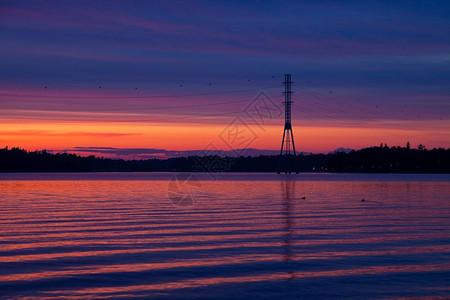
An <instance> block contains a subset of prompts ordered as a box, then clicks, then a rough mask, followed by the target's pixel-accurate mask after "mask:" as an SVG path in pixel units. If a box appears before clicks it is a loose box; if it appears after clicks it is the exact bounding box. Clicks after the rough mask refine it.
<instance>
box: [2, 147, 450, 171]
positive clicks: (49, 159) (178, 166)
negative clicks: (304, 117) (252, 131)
mask: <svg viewBox="0 0 450 300" xmlns="http://www.w3.org/2000/svg"><path fill="white" fill-rule="evenodd" d="M278 159H279V157H278V156H277V155H265V156H263V155H261V156H257V157H250V156H239V157H221V156H189V157H178V158H169V159H156V158H153V159H147V160H123V159H110V158H103V157H95V156H92V155H91V156H87V157H83V156H79V155H76V154H68V153H56V154H51V153H49V152H47V151H45V150H43V151H26V150H23V149H20V148H11V149H8V147H5V148H3V149H0V172H112V171H116V172H171V171H176V172H276V171H277V166H278ZM295 163H296V165H297V167H298V171H300V172H361V173H450V148H448V149H443V148H434V149H432V150H428V149H426V148H425V147H424V146H423V145H419V146H418V147H417V148H416V149H413V148H411V147H410V146H409V143H408V144H407V146H406V147H399V146H396V147H388V146H387V145H386V144H384V145H380V146H379V147H370V148H363V149H360V150H353V151H351V152H348V153H345V152H337V153H330V154H300V155H297V157H296V161H295Z"/></svg>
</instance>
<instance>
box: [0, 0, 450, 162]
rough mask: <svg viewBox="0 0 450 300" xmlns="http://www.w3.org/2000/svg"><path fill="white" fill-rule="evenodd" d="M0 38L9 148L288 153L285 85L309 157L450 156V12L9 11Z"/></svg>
mask: <svg viewBox="0 0 450 300" xmlns="http://www.w3.org/2000/svg"><path fill="white" fill-rule="evenodd" d="M0 38H1V44H0V65H1V67H0V112H1V113H0V124H1V127H0V147H5V146H8V147H21V148H25V149H27V150H41V149H48V150H55V151H72V152H77V153H83V154H86V153H88V154H91V153H93V154H96V155H100V156H102V155H103V156H111V157H124V158H132V157H134V158H145V157H151V156H153V155H160V156H164V155H166V156H170V155H174V153H178V154H180V155H182V154H183V153H187V152H183V151H186V150H204V149H205V150H207V151H209V150H211V149H221V150H237V149H241V148H256V149H263V150H277V149H279V147H280V145H281V138H282V133H283V125H284V115H283V111H282V109H283V107H282V101H283V94H282V91H283V85H282V81H283V79H284V78H283V74H284V73H291V74H292V78H293V81H294V82H295V83H294V85H293V91H294V92H295V94H294V96H293V98H292V99H293V101H294V104H293V122H292V123H293V132H294V137H295V142H296V148H297V149H298V151H305V152H329V151H332V150H334V149H336V148H339V147H345V148H355V149H356V148H361V147H366V146H373V145H379V144H380V143H381V142H382V143H387V144H388V145H402V146H403V145H405V144H406V142H407V141H410V142H411V145H412V146H413V147H415V146H417V145H418V144H419V143H421V144H424V145H425V146H426V147H427V148H433V147H446V148H448V147H450V138H449V136H450V134H449V133H450V2H449V1H408V2H406V1H370V2H369V1H308V2H306V1H305V2H300V1H282V2H275V1H274V2H271V1H1V2H0ZM233 130H236V131H235V133H236V132H241V133H242V132H244V135H245V137H243V138H237V139H236V137H233V136H232V132H233ZM239 151H240V150H239ZM239 153H240V152H239Z"/></svg>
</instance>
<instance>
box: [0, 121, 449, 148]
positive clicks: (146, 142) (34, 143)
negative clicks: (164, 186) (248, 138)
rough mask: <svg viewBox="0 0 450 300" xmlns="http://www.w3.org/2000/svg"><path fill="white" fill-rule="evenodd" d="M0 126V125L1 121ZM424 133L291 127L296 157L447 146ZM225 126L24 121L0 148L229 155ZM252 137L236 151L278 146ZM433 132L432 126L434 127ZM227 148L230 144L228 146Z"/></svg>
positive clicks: (266, 134)
mask: <svg viewBox="0 0 450 300" xmlns="http://www.w3.org/2000/svg"><path fill="white" fill-rule="evenodd" d="M2 123H5V122H2ZM432 126H433V124H429V128H430V129H428V130H425V129H419V128H411V129H402V128H399V129H396V128H383V127H382V126H374V127H360V128H358V127H346V126H344V125H340V126H330V125H327V126H302V125H297V126H296V125H295V124H294V127H293V131H294V137H295V143H296V148H297V150H298V151H299V152H301V151H305V152H328V151H332V150H334V149H336V148H339V147H347V148H354V149H359V148H362V147H369V146H374V145H379V143H381V142H382V143H387V144H388V145H390V146H394V145H405V144H406V142H407V141H410V143H411V145H412V146H414V145H417V144H419V143H422V144H424V145H426V146H428V147H429V148H432V147H450V143H447V144H442V140H445V136H446V133H447V132H448V131H447V130H446V129H445V128H441V129H437V130H436V129H431V127H432ZM226 128H227V124H195V123H174V124H169V123H132V122H130V123H126V122H125V123H112V122H104V123H102V122H76V123H75V122H73V123H70V122H57V121H48V122H35V123H33V122H29V123H18V122H17V123H7V125H5V124H3V125H2V129H1V130H0V143H1V144H0V146H2V147H4V146H8V147H21V148H24V149H27V150H42V149H53V150H63V149H70V148H73V147H115V148H153V149H166V150H201V149H204V148H205V147H206V146H207V145H208V144H209V143H211V142H212V143H214V146H215V147H216V148H218V149H222V150H230V147H229V145H227V144H225V143H224V142H223V140H222V139H221V138H220V135H221V134H222V137H224V138H226V132H224V131H226ZM250 128H251V130H252V131H253V132H254V134H255V135H256V137H255V139H254V140H253V141H252V142H251V143H250V144H248V145H247V144H243V145H241V146H239V145H238V144H236V148H239V147H241V148H246V147H248V148H257V149H271V150H276V149H278V148H279V147H280V144H281V136H282V126H280V125H267V126H265V127H264V130H263V129H261V128H259V127H257V126H251V127H250ZM434 128H436V127H434ZM229 144H231V145H233V144H232V143H229Z"/></svg>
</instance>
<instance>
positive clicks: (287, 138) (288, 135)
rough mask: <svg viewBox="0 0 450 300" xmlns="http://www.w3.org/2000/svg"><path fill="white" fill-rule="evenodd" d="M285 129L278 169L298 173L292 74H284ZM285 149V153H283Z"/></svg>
mask: <svg viewBox="0 0 450 300" xmlns="http://www.w3.org/2000/svg"><path fill="white" fill-rule="evenodd" d="M283 83H284V92H283V94H284V102H283V104H284V131H283V140H282V141H281V151H280V157H279V159H278V171H277V173H278V174H279V173H280V172H285V173H289V174H290V173H292V172H295V173H298V170H297V160H296V153H295V144H294V135H293V134H292V124H291V106H292V100H291V95H292V93H293V92H292V89H291V88H292V84H293V82H292V81H291V74H284V82H283ZM291 144H292V150H291ZM283 149H284V153H283Z"/></svg>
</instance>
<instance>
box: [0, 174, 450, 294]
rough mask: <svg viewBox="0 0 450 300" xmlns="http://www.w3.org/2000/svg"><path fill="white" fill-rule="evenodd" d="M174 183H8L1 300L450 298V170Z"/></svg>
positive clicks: (0, 183)
mask: <svg viewBox="0 0 450 300" xmlns="http://www.w3.org/2000/svg"><path fill="white" fill-rule="evenodd" d="M177 179H178V181H176V180H175V178H173V174H168V173H165V174H164V173H159V174H144V173H141V174H139V173H134V174H127V173H108V174H103V173H96V174H0V226H1V227H0V297H1V298H20V297H31V298H33V297H40V298H57V299H61V298H67V299H72V298H74V299H77V298H87V299H90V298H119V299H123V298H141V297H142V298H152V299H155V298H170V299H173V298H190V299H199V298H205V299H206V298H207V299H210V298H234V299H236V298H242V299H252V298H267V299H274V298H278V299H308V298H314V299H316V298H332V297H338V298H351V299H358V298H362V299H366V298H383V299H385V298H398V297H405V298H408V297H412V298H415V297H418V298H427V299H428V298H432V299H434V298H441V297H442V298H446V297H450V288H449V286H450V176H449V175H386V174H385V175H356V174H354V175H352V174H339V175H332V174H310V175H298V176H295V175H291V176H288V175H276V174H227V175H222V176H219V177H217V180H215V181H212V180H209V178H208V176H197V177H196V178H192V177H189V176H188V174H184V175H179V176H178V177H177ZM362 199H364V200H365V201H364V202H363V201H361V200H362Z"/></svg>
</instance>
